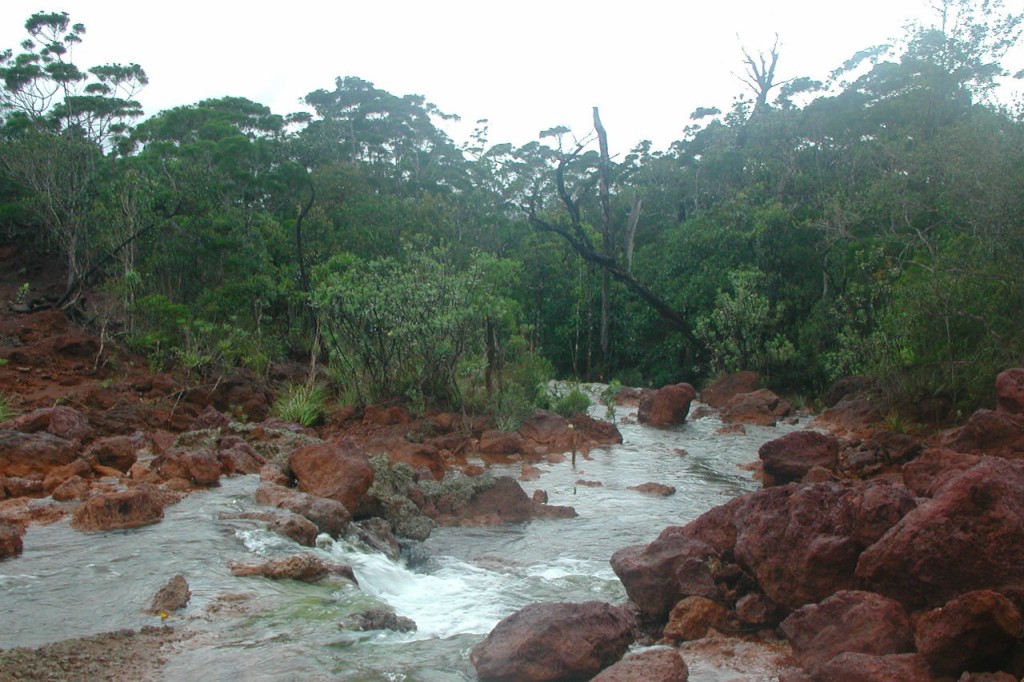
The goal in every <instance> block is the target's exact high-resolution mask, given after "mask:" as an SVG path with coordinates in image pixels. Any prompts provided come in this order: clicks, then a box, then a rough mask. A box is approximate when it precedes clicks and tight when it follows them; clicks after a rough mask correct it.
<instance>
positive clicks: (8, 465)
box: [0, 429, 80, 478]
mask: <svg viewBox="0 0 1024 682" xmlns="http://www.w3.org/2000/svg"><path fill="white" fill-rule="evenodd" d="M79 447H80V446H79V443H78V441H75V440H68V439H67V438H61V437H60V436H55V435H53V434H51V433H46V432H45V431H42V432H38V433H23V432H21V431H12V430H7V429H0V477H8V476H9V477H11V478H25V477H32V476H35V475H39V476H45V475H46V474H47V473H49V471H50V469H52V468H54V467H59V466H63V465H65V464H70V463H71V462H72V461H74V460H75V458H77V457H78V451H79Z"/></svg>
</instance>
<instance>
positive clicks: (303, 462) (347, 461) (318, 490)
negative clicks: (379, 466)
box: [288, 438, 373, 512]
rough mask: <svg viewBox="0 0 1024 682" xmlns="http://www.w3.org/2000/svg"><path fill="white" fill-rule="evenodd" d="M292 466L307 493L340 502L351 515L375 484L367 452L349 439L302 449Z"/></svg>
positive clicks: (296, 453) (296, 452) (291, 458)
mask: <svg viewBox="0 0 1024 682" xmlns="http://www.w3.org/2000/svg"><path fill="white" fill-rule="evenodd" d="M288 466H289V468H290V469H291V471H292V474H294V476H295V479H296V480H297V481H298V484H299V488H300V489H301V490H302V491H303V492H307V493H309V494H311V495H316V496H318V497H326V498H328V499H332V500H337V501H338V502H341V503H342V504H343V505H345V508H346V509H348V510H349V511H350V512H353V511H355V510H356V509H358V508H359V501H360V500H361V499H362V497H363V495H365V494H366V491H367V490H369V489H370V486H371V485H372V484H373V467H372V466H371V465H370V460H369V458H368V457H367V456H366V453H365V452H363V449H362V448H361V447H360V446H359V445H357V444H356V443H354V442H353V441H351V440H349V439H347V438H346V439H342V440H340V441H338V442H334V443H317V444H313V445H307V446H305V447H302V448H299V449H298V450H296V451H295V452H293V453H292V454H291V456H290V457H289V458H288Z"/></svg>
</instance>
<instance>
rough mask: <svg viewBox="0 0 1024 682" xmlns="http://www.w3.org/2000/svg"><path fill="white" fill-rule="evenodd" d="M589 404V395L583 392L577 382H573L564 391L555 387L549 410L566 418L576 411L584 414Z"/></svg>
mask: <svg viewBox="0 0 1024 682" xmlns="http://www.w3.org/2000/svg"><path fill="white" fill-rule="evenodd" d="M590 405H591V400H590V396H589V395H587V394H586V393H584V392H583V390H581V389H580V387H579V385H578V384H573V385H570V386H568V390H564V391H563V390H559V389H557V388H556V390H555V396H554V400H553V402H552V404H551V410H552V411H553V412H556V413H557V414H560V415H562V416H563V417H565V418H566V419H568V418H569V417H571V416H573V415H574V414H576V413H578V412H581V413H583V414H586V413H587V410H589V409H590Z"/></svg>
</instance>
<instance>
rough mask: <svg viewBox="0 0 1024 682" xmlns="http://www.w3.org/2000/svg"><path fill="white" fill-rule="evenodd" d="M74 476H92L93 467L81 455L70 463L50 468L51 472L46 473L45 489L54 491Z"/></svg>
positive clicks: (49, 491)
mask: <svg viewBox="0 0 1024 682" xmlns="http://www.w3.org/2000/svg"><path fill="white" fill-rule="evenodd" d="M73 476H77V477H86V476H92V467H91V466H89V463H88V462H86V461H85V460H84V459H82V458H81V457H79V458H78V459H76V460H75V461H73V462H71V463H70V464H65V465H64V466H59V467H54V468H53V469H50V471H49V473H48V474H46V478H44V479H43V491H44V492H47V493H52V492H53V491H54V489H56V488H57V486H59V485H60V484H61V483H63V482H64V481H66V480H68V479H69V478H71V477H73Z"/></svg>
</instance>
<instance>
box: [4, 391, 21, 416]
mask: <svg viewBox="0 0 1024 682" xmlns="http://www.w3.org/2000/svg"><path fill="white" fill-rule="evenodd" d="M17 413H18V412H17V410H15V409H14V405H13V401H12V400H11V398H10V396H8V395H6V394H4V393H0V422H5V421H7V420H8V419H11V418H12V417H14V416H15V415H16V414H17Z"/></svg>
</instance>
